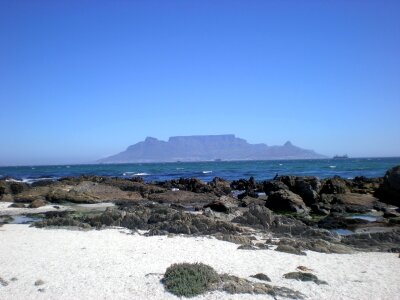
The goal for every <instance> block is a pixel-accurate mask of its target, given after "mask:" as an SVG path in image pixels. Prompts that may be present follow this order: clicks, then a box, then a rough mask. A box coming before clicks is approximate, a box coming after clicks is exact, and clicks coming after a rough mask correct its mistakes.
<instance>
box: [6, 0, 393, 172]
mask: <svg viewBox="0 0 400 300" xmlns="http://www.w3.org/2000/svg"><path fill="white" fill-rule="evenodd" d="M0 37H1V47H0V66H1V67H0V82H1V85H0V104H1V106H0V126H1V128H2V137H1V143H0V145H1V146H0V164H1V165H12V164H46V163H49V164H52V163H74V162H75V163H81V162H88V161H92V160H95V159H98V158H101V157H104V156H107V155H110V154H114V153H116V152H120V151H122V150H124V149H125V148H126V147H127V146H128V145H130V144H133V143H136V142H138V141H140V140H143V139H144V138H145V137H146V136H154V137H157V138H160V139H164V140H165V139H167V138H168V137H169V136H174V135H192V134H222V133H234V134H236V135H237V136H239V137H242V138H245V139H247V140H248V141H249V142H251V143H259V142H264V143H266V144H268V145H276V144H283V143H284V142H285V141H287V140H291V141H292V142H293V143H294V144H296V145H299V146H301V147H304V148H310V149H314V150H316V151H317V152H319V153H322V154H326V155H334V154H342V153H348V154H349V155H350V156H400V117H399V112H400V55H399V53H400V1H366V0H360V1H351V0H350V1H349V0H346V1H338V0H335V1H288V0H276V1H248V0H243V1H234V0H231V1H183V0H182V1H165V0H164V1H151V0H148V1H118V0H117V1H14V0H11V1H9V0H3V1H1V2H0Z"/></svg>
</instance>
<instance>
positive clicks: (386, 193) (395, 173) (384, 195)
mask: <svg viewBox="0 0 400 300" xmlns="http://www.w3.org/2000/svg"><path fill="white" fill-rule="evenodd" d="M375 195H376V196H377V197H378V198H379V199H380V200H381V201H382V202H385V203H389V204H393V205H396V206H400V166H396V167H393V168H391V169H389V170H388V171H387V172H386V174H385V176H384V178H383V183H382V184H381V186H380V187H379V189H378V190H377V191H376V193H375Z"/></svg>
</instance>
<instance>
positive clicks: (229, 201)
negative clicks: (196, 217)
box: [204, 196, 238, 213]
mask: <svg viewBox="0 0 400 300" xmlns="http://www.w3.org/2000/svg"><path fill="white" fill-rule="evenodd" d="M207 207H209V208H210V209H212V210H213V211H216V212H222V213H230V212H231V211H232V209H233V208H234V207H238V202H237V200H236V199H234V198H231V197H228V196H222V197H220V198H219V199H218V200H217V201H212V202H211V203H208V204H206V205H205V206H204V208H207Z"/></svg>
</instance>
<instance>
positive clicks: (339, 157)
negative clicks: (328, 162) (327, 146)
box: [333, 154, 349, 159]
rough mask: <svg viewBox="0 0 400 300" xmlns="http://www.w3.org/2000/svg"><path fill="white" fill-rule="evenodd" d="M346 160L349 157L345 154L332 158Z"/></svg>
mask: <svg viewBox="0 0 400 300" xmlns="http://www.w3.org/2000/svg"><path fill="white" fill-rule="evenodd" d="M347 158H349V156H348V155H347V154H345V155H335V156H334V157H333V159H347Z"/></svg>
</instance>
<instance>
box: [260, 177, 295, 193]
mask: <svg viewBox="0 0 400 300" xmlns="http://www.w3.org/2000/svg"><path fill="white" fill-rule="evenodd" d="M280 190H289V187H288V186H287V185H286V184H284V183H283V182H282V181H279V180H269V181H264V182H263V191H264V193H265V194H266V195H270V194H272V193H273V192H277V191H280Z"/></svg>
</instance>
